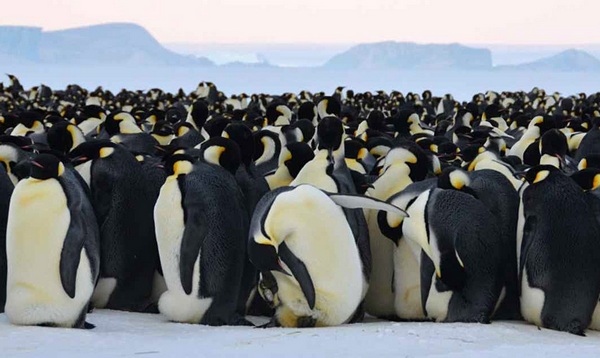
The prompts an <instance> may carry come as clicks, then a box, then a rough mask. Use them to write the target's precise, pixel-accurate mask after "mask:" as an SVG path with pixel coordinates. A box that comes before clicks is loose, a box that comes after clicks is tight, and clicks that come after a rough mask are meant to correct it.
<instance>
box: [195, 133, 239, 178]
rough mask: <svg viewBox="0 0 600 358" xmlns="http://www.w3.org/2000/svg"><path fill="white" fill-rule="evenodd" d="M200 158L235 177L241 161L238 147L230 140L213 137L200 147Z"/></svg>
mask: <svg viewBox="0 0 600 358" xmlns="http://www.w3.org/2000/svg"><path fill="white" fill-rule="evenodd" d="M200 151H201V154H200V158H201V159H202V160H203V161H204V162H206V163H211V164H215V165H219V166H221V167H223V168H224V169H226V170H227V171H229V172H230V173H231V174H233V175H235V173H236V172H237V169H238V167H239V166H240V164H241V162H242V159H241V154H240V147H239V146H238V145H237V144H236V142H234V141H233V140H231V139H227V138H223V137H213V138H210V139H209V140H207V141H206V142H204V143H202V145H201V146H200Z"/></svg>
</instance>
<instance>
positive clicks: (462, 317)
mask: <svg viewBox="0 0 600 358" xmlns="http://www.w3.org/2000/svg"><path fill="white" fill-rule="evenodd" d="M406 211H407V213H408V215H409V216H408V217H407V218H405V219H404V220H403V221H402V222H401V225H402V237H404V238H406V239H407V240H409V242H411V243H412V244H411V248H412V250H413V254H414V257H415V258H416V259H417V260H418V262H419V265H420V273H421V275H420V276H421V282H420V287H421V298H422V308H423V311H424V314H425V316H426V317H429V318H431V319H434V320H436V321H438V322H441V321H444V322H479V323H489V322H490V317H491V316H492V314H493V311H494V310H495V308H496V307H497V305H498V303H499V301H500V296H501V290H502V286H503V284H504V271H503V268H504V266H503V265H505V264H506V262H505V260H503V258H504V250H505V248H504V247H503V242H502V237H501V235H500V234H499V229H498V223H497V220H496V218H495V217H494V216H493V215H492V213H491V212H490V211H489V210H488V209H487V208H486V207H485V206H484V205H483V204H482V203H481V202H480V201H478V200H477V199H475V198H474V197H472V196H471V195H469V194H465V193H462V192H458V191H455V190H443V189H438V188H435V189H430V190H427V191H424V192H423V193H421V194H420V195H419V196H418V197H416V198H415V199H414V200H411V201H409V202H408V203H407V208H406ZM387 221H388V223H389V222H395V223H398V222H399V220H397V219H395V218H393V217H392V218H391V220H390V217H388V218H387ZM395 226H396V227H397V226H398V225H395Z"/></svg>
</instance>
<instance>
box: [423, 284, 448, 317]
mask: <svg viewBox="0 0 600 358" xmlns="http://www.w3.org/2000/svg"><path fill="white" fill-rule="evenodd" d="M436 279H437V277H436V275H435V274H433V276H432V279H431V286H430V287H429V295H428V296H427V301H426V303H425V309H426V310H427V317H429V318H433V319H434V320H435V321H436V322H443V321H445V320H446V318H447V317H448V306H449V305H450V299H451V298H452V294H453V293H454V291H438V289H437V287H436V285H435V282H436Z"/></svg>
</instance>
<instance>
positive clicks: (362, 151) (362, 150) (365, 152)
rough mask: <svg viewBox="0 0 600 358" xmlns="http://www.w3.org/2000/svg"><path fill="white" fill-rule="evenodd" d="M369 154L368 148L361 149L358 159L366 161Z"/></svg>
mask: <svg viewBox="0 0 600 358" xmlns="http://www.w3.org/2000/svg"><path fill="white" fill-rule="evenodd" d="M367 154H369V151H368V150H367V148H360V150H359V151H358V156H357V158H358V159H364V158H365V157H366V156H367Z"/></svg>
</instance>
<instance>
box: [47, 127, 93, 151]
mask: <svg viewBox="0 0 600 358" xmlns="http://www.w3.org/2000/svg"><path fill="white" fill-rule="evenodd" d="M47 139H48V145H49V146H50V148H51V149H52V150H55V151H57V152H59V153H62V154H67V153H69V152H70V151H71V150H73V149H74V148H75V147H77V146H78V145H80V144H81V143H83V142H85V141H86V139H85V136H84V134H83V132H82V131H81V129H79V127H77V126H76V125H74V124H72V123H69V122H67V121H62V122H58V123H56V124H54V125H53V126H52V127H50V128H49V129H48V136H47Z"/></svg>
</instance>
